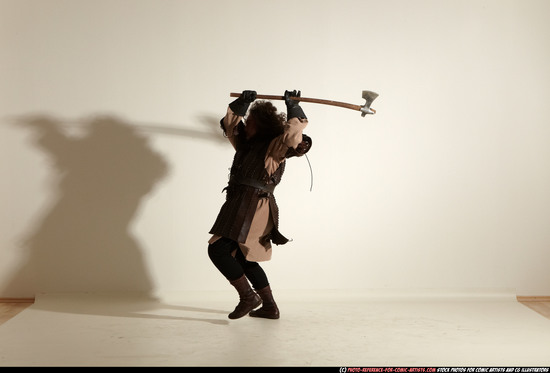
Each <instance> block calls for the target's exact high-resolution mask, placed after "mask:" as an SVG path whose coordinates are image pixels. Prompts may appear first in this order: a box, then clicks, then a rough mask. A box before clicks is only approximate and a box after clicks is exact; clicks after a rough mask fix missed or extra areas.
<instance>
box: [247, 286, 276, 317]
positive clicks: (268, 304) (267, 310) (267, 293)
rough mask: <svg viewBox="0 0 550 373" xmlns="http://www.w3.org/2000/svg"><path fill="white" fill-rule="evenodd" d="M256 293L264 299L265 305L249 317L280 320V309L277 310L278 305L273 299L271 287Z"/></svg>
mask: <svg viewBox="0 0 550 373" xmlns="http://www.w3.org/2000/svg"><path fill="white" fill-rule="evenodd" d="M256 291H257V292H258V295H259V296H260V297H261V298H262V302H263V304H262V307H261V308H259V309H257V310H256V311H252V312H250V313H249V315H250V316H252V317H263V318H264V319H278V318H279V317H280V314H279V308H277V304H276V303H275V300H274V299H273V294H272V293H271V288H270V287H269V285H268V286H266V287H265V288H263V289H260V290H256Z"/></svg>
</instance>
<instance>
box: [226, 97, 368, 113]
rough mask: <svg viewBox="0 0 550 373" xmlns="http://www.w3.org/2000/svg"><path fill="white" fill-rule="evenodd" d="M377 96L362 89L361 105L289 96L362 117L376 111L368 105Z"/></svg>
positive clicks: (282, 98)
mask: <svg viewBox="0 0 550 373" xmlns="http://www.w3.org/2000/svg"><path fill="white" fill-rule="evenodd" d="M240 95H241V94H240V93H231V94H230V96H231V97H239V96H240ZM376 97H378V93H374V92H371V91H363V98H364V99H365V104H364V105H363V106H361V105H353V104H348V103H345V102H338V101H332V100H323V99H320V98H307V97H290V98H291V99H293V100H296V101H302V102H312V103H315V104H323V105H331V106H338V107H343V108H346V109H351V110H357V111H360V112H361V116H362V117H364V116H365V115H367V114H374V113H376V110H374V109H372V108H371V107H370V105H371V104H372V102H373V101H374V99H376ZM256 99H260V100H284V99H285V97H284V96H274V95H256Z"/></svg>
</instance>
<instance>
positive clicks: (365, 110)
mask: <svg viewBox="0 0 550 373" xmlns="http://www.w3.org/2000/svg"><path fill="white" fill-rule="evenodd" d="M376 97H378V93H374V92H371V91H363V98H364V99H365V105H363V106H361V116H362V117H364V116H365V115H367V114H374V113H376V110H374V109H371V108H370V105H371V104H372V102H373V101H374V99H375V98H376Z"/></svg>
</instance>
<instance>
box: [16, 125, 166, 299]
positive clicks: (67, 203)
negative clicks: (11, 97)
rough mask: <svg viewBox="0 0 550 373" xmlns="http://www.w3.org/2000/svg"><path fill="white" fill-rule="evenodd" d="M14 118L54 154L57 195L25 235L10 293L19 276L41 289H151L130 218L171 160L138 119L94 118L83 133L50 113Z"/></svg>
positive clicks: (37, 142) (46, 151) (75, 290)
mask: <svg viewBox="0 0 550 373" xmlns="http://www.w3.org/2000/svg"><path fill="white" fill-rule="evenodd" d="M16 123H17V125H20V126H23V127H25V128H27V129H30V130H32V131H33V133H34V135H35V144H36V146H37V147H38V148H39V149H40V150H42V151H43V152H45V153H46V154H47V155H48V156H49V157H50V160H51V162H52V169H53V170H54V171H56V173H55V177H56V180H54V182H55V183H56V184H55V185H54V186H53V188H54V189H55V192H56V195H55V196H54V197H53V201H52V203H51V204H50V207H49V209H48V210H47V211H45V214H44V216H43V217H42V219H41V221H39V222H38V224H37V225H36V226H35V227H34V228H33V229H32V231H31V233H30V234H29V235H28V236H26V237H25V241H24V242H23V248H24V250H25V252H24V253H23V254H24V257H25V258H26V261H25V262H24V264H23V266H22V268H20V269H19V270H18V271H17V272H16V273H15V275H14V276H13V278H12V279H11V282H10V283H9V284H8V285H7V289H6V290H5V293H12V292H13V291H10V288H15V287H16V286H20V285H21V282H23V283H29V285H30V286H29V287H30V288H32V289H33V290H34V292H35V294H36V293H44V292H82V291H100V292H101V291H110V292H112V291H139V292H146V293H148V292H150V291H151V290H152V288H153V284H152V283H151V278H150V276H149V274H148V270H147V266H146V263H145V262H144V259H143V255H142V250H141V247H140V244H139V242H138V241H137V240H136V239H135V237H134V236H133V235H132V232H131V230H130V225H131V222H132V219H133V217H134V216H135V214H136V210H137V209H138V208H139V207H140V202H141V201H142V199H143V198H144V197H145V196H146V195H147V194H148V193H150V192H151V190H152V189H153V187H154V186H155V185H156V184H157V183H158V182H159V181H161V180H162V179H163V178H164V177H165V176H167V172H168V165H167V162H166V161H165V160H164V159H163V157H162V156H161V155H160V154H159V153H157V152H155V151H154V150H153V149H152V148H151V147H150V145H149V144H148V141H147V138H146V137H144V136H143V135H140V134H139V133H138V132H137V131H136V129H135V128H134V127H133V126H131V125H129V124H127V123H125V122H123V121H121V120H119V119H116V118H113V117H98V118H93V119H90V120H89V121H87V122H85V123H84V125H83V126H79V127H78V128H77V129H78V132H80V134H77V135H74V134H73V135H70V134H69V133H70V132H71V131H68V129H70V128H68V127H70V126H67V125H66V123H63V122H61V121H57V120H55V119H52V118H51V117H46V116H34V117H32V118H31V117H26V118H22V119H19V120H17V122H16ZM73 130H74V128H73Z"/></svg>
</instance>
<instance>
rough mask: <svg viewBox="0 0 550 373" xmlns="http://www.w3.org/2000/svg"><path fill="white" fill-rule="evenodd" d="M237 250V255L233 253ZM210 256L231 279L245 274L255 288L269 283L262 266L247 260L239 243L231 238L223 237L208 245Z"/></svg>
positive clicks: (260, 287)
mask: <svg viewBox="0 0 550 373" xmlns="http://www.w3.org/2000/svg"><path fill="white" fill-rule="evenodd" d="M235 250H236V254H235V256H233V255H231V253H232V252H233V251H235ZM208 256H209V257H210V260H212V263H214V265H215V266H216V268H218V270H219V271H220V272H221V273H222V275H224V276H225V278H226V279H227V280H229V281H234V280H237V279H238V278H239V277H241V276H242V275H243V274H244V275H245V276H246V277H247V278H248V280H249V281H250V282H251V283H252V286H253V287H254V289H263V288H265V287H266V286H268V285H269V281H268V280H267V276H266V274H265V272H264V270H263V269H262V267H260V265H259V264H258V263H256V262H249V261H248V260H246V259H245V257H244V255H243V253H242V251H241V249H240V247H239V244H238V243H237V242H235V241H233V240H230V239H229V238H225V237H222V238H220V239H218V240H217V241H216V242H214V243H212V244H210V245H208Z"/></svg>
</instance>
